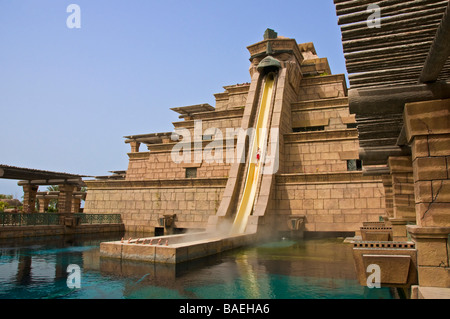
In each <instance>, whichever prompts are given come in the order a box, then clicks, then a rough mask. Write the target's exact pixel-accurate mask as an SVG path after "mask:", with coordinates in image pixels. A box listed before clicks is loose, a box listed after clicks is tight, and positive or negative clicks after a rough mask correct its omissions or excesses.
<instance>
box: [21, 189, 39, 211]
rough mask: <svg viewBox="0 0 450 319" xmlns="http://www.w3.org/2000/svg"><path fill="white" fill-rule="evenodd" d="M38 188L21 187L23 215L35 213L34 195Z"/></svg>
mask: <svg viewBox="0 0 450 319" xmlns="http://www.w3.org/2000/svg"><path fill="white" fill-rule="evenodd" d="M38 189H39V186H36V185H30V184H28V185H23V211H24V212H25V213H35V212H36V194H37V191H38Z"/></svg>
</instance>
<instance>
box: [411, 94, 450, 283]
mask: <svg viewBox="0 0 450 319" xmlns="http://www.w3.org/2000/svg"><path fill="white" fill-rule="evenodd" d="M403 117H404V123H405V128H406V136H407V140H408V142H409V143H410V145H411V150H412V162H413V172H414V193H415V206H416V220H417V225H416V226H408V232H409V233H410V234H411V238H412V239H413V240H414V241H415V242H416V248H417V252H418V254H417V260H418V272H419V286H424V287H447V288H448V287H450V270H449V268H448V267H449V253H448V247H449V246H448V245H449V242H448V241H449V234H450V100H436V101H427V102H417V103H408V104H406V105H405V110H404V115H403Z"/></svg>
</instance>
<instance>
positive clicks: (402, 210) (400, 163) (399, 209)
mask: <svg viewBox="0 0 450 319" xmlns="http://www.w3.org/2000/svg"><path fill="white" fill-rule="evenodd" d="M388 163H389V169H390V171H391V178H392V206H393V215H394V217H393V218H390V219H389V221H390V224H391V225H392V237H393V240H394V241H406V240H408V233H407V231H406V225H407V224H414V223H415V219H416V211H415V206H414V183H413V170H412V162H411V157H410V156H395V157H393V156H391V157H389V161H388Z"/></svg>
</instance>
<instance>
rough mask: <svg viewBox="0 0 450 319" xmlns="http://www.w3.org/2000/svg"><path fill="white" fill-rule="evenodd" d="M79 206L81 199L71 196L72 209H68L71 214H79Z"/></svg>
mask: <svg viewBox="0 0 450 319" xmlns="http://www.w3.org/2000/svg"><path fill="white" fill-rule="evenodd" d="M80 206H81V198H79V197H78V196H73V198H72V207H71V209H70V212H71V213H75V214H76V213H79V212H80Z"/></svg>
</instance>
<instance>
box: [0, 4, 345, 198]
mask: <svg viewBox="0 0 450 319" xmlns="http://www.w3.org/2000/svg"><path fill="white" fill-rule="evenodd" d="M72 3H74V4H77V5H78V6H79V7H80V9H81V28H79V29H69V28H68V27H67V25H66V20H67V18H68V17H69V15H70V13H67V12H66V8H67V6H69V4H72ZM0 24H1V27H0V41H1V50H0V109H1V124H0V135H1V137H2V138H1V139H0V163H1V164H7V165H13V166H20V167H28V168H35V169H44V170H52V171H58V172H68V173H74V174H86V175H93V176H95V175H106V174H108V171H110V170H125V169H126V168H127V165H128V156H127V154H126V153H127V152H129V150H130V148H129V145H127V144H125V143H124V139H123V136H125V135H132V134H145V133H154V132H170V131H172V130H173V126H172V122H174V121H177V120H178V114H176V113H174V112H173V111H171V110H170V108H171V107H179V106H186V105H193V104H200V103H209V104H211V105H213V106H214V104H215V102H214V96H213V94H214V93H219V92H223V90H224V89H223V86H225V85H231V84H236V83H243V82H249V81H250V75H249V72H248V68H249V66H250V64H249V53H248V51H247V49H246V47H247V46H248V45H250V44H253V43H256V42H259V41H261V40H262V38H263V33H264V30H265V29H267V28H271V29H274V30H275V31H276V32H278V34H279V35H282V36H285V37H289V38H294V39H296V40H297V42H298V43H304V42H314V44H315V47H316V50H317V52H318V55H319V56H320V57H327V58H328V59H329V63H330V66H331V70H332V72H333V73H334V74H338V73H346V70H345V61H344V57H343V51H342V43H341V34H340V30H339V27H338V25H337V17H336V12H335V6H334V4H333V0H316V1H312V0H310V1H307V0H289V1H288V0H280V1H266V0H260V1H247V0H241V1H235V0H227V1H219V0H208V1H206V0H185V1H181V0H170V1H168V0H164V1H152V0H127V1H125V0H121V1H119V0H109V1H105V0H70V1H64V0H58V1H55V0H39V1H36V0H2V1H1V2H0ZM0 194H13V195H15V196H17V197H20V196H22V190H21V188H20V187H18V186H17V181H9V180H2V179H0Z"/></svg>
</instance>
